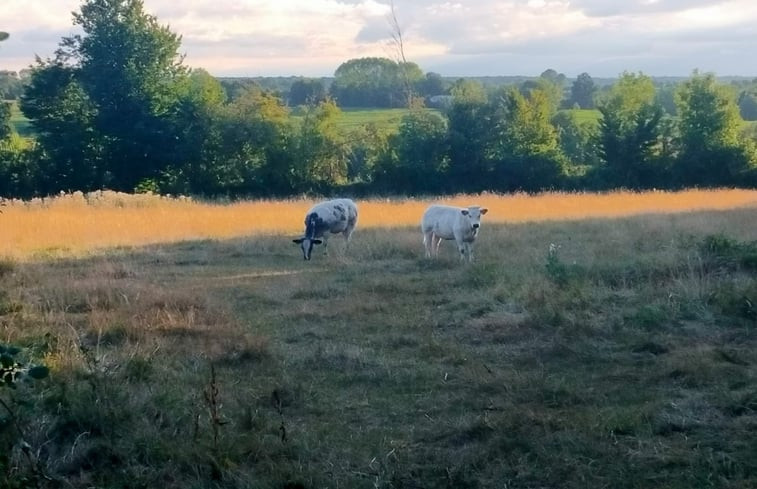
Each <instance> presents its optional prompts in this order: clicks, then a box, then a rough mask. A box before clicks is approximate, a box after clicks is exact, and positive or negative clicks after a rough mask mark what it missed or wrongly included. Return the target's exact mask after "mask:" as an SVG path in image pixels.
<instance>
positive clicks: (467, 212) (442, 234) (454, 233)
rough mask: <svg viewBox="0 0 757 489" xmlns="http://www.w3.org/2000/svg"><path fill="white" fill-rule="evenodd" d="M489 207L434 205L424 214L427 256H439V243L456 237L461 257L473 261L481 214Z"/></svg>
mask: <svg viewBox="0 0 757 489" xmlns="http://www.w3.org/2000/svg"><path fill="white" fill-rule="evenodd" d="M487 211H488V209H486V208H481V207H479V206H471V207H468V208H465V207H452V206H448V205H432V206H430V207H429V208H428V209H426V212H425V213H424V214H423V219H422V220H421V231H423V244H424V245H425V246H426V257H428V258H431V257H432V256H439V245H440V244H441V243H442V240H443V239H448V240H452V239H454V240H455V242H456V243H457V249H458V250H459V251H460V259H461V260H465V259H466V258H467V260H468V261H469V262H471V261H473V242H474V241H475V240H476V237H477V236H478V231H479V229H480V227H481V216H482V215H484V214H486V212H487Z"/></svg>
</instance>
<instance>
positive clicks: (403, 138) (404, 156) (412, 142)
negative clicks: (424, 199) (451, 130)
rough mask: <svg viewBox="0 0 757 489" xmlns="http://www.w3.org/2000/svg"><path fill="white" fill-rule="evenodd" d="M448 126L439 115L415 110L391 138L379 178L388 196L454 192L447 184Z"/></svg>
mask: <svg viewBox="0 0 757 489" xmlns="http://www.w3.org/2000/svg"><path fill="white" fill-rule="evenodd" d="M447 153H448V152H447V127H446V123H445V121H444V119H442V118H441V117H440V116H439V115H438V114H436V113H433V112H429V111H426V110H412V111H410V112H409V113H408V114H406V115H405V116H404V117H403V118H402V121H401V122H400V127H399V131H398V132H397V133H396V134H394V135H392V136H391V138H390V141H389V145H388V146H387V151H386V152H385V153H384V157H383V158H382V161H381V164H380V165H379V169H378V175H377V185H378V188H379V189H380V190H382V191H383V192H385V193H387V192H388V193H399V194H405V195H410V194H419V193H421V194H423V193H426V194H428V193H439V192H442V191H445V190H446V191H449V190H454V188H452V187H451V186H450V185H449V184H448V183H449V182H448V181H446V178H445V177H446V170H447Z"/></svg>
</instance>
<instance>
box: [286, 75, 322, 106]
mask: <svg viewBox="0 0 757 489" xmlns="http://www.w3.org/2000/svg"><path fill="white" fill-rule="evenodd" d="M324 100H326V89H325V88H324V86H323V83H322V82H321V81H320V80H314V79H312V78H301V79H299V80H297V81H295V82H294V83H292V86H291V87H290V88H289V106H290V107H293V106H295V105H306V104H319V103H321V102H323V101H324Z"/></svg>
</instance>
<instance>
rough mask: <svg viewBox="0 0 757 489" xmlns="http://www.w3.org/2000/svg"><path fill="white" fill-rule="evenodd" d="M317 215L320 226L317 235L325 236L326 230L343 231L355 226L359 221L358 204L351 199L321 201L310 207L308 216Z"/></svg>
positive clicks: (308, 217)
mask: <svg viewBox="0 0 757 489" xmlns="http://www.w3.org/2000/svg"><path fill="white" fill-rule="evenodd" d="M313 215H315V216H317V218H316V219H317V221H318V224H319V225H318V227H317V233H316V236H317V237H320V236H323V234H324V233H326V232H332V233H341V232H343V231H345V230H347V229H350V228H354V227H355V224H356V223H357V205H356V204H355V202H353V201H352V200H351V199H333V200H327V201H325V202H320V203H318V204H316V205H314V206H313V207H311V208H310V210H309V211H308V214H307V218H306V223H305V224H306V225H307V219H311V217H310V216H313Z"/></svg>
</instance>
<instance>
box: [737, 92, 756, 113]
mask: <svg viewBox="0 0 757 489" xmlns="http://www.w3.org/2000/svg"><path fill="white" fill-rule="evenodd" d="M738 104H739V114H741V118H742V119H744V120H745V121H757V87H755V86H753V87H751V88H749V89H746V90H743V91H742V92H741V93H740V94H739V100H738Z"/></svg>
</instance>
